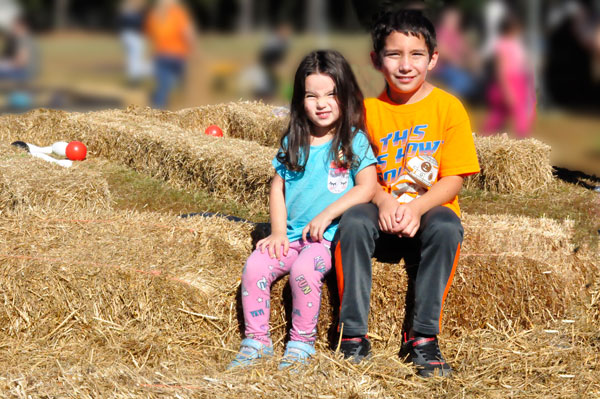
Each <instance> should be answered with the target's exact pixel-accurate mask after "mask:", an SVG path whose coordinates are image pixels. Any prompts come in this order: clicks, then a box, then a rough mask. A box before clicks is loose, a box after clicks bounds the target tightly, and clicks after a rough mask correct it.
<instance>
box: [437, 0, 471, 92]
mask: <svg viewBox="0 0 600 399" xmlns="http://www.w3.org/2000/svg"><path fill="white" fill-rule="evenodd" d="M462 22H463V21H462V13H461V11H460V10H459V9H458V8H455V7H452V6H450V7H447V8H445V9H444V10H443V11H442V14H441V17H440V20H439V23H438V26H437V27H436V35H437V43H438V52H439V56H438V63H437V67H436V69H434V72H435V73H434V74H433V78H434V79H436V80H438V81H439V83H440V84H441V85H442V86H443V87H444V88H445V89H447V90H448V91H449V92H451V93H452V94H454V95H456V96H458V97H460V99H461V100H463V101H467V102H471V101H472V100H473V99H474V96H475V95H476V92H477V89H478V83H479V82H478V79H479V78H478V76H477V75H478V74H477V53H476V51H474V49H473V48H472V46H471V44H470V43H469V41H468V39H467V36H466V34H465V32H464V30H463V27H462Z"/></svg>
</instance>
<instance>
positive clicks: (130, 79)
mask: <svg viewBox="0 0 600 399" xmlns="http://www.w3.org/2000/svg"><path fill="white" fill-rule="evenodd" d="M146 11H147V10H146V0H124V1H123V2H122V3H121V8H120V10H119V20H118V23H119V30H120V36H121V42H122V43H123V47H124V49H125V71H126V74H127V83H128V84H129V85H131V86H137V85H138V84H139V83H140V82H141V81H142V79H144V78H145V77H147V76H149V75H150V73H151V67H150V64H149V62H148V61H147V60H146V38H145V37H144V20H145V18H146Z"/></svg>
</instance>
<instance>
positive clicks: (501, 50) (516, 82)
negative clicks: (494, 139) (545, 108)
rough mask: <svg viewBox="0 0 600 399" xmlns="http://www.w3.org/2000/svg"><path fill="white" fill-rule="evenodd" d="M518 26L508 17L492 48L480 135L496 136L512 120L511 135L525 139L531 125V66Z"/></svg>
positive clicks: (533, 109) (532, 94) (533, 113)
mask: <svg viewBox="0 0 600 399" xmlns="http://www.w3.org/2000/svg"><path fill="white" fill-rule="evenodd" d="M522 31H523V29H522V25H521V23H520V21H519V20H518V19H517V18H516V16H514V15H508V16H507V17H506V18H505V20H504V22H503V23H502V25H501V27H500V32H501V35H500V37H499V38H498V41H497V42H496V45H495V48H494V55H495V60H494V61H495V62H494V68H495V79H494V80H493V81H492V83H491V84H490V86H489V88H488V91H487V100H488V104H489V113H488V116H487V118H486V121H485V123H484V129H483V130H484V133H485V134H494V133H499V132H500V129H502V128H504V127H505V125H506V123H507V122H508V121H509V120H512V123H513V127H514V132H515V135H516V136H517V137H518V138H527V137H528V136H529V135H530V134H531V129H532V127H533V123H534V121H535V107H536V96H535V86H534V79H533V72H532V68H531V62H530V60H529V58H528V55H527V48H526V47H525V45H524V43H523V34H522Z"/></svg>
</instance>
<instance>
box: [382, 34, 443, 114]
mask: <svg viewBox="0 0 600 399" xmlns="http://www.w3.org/2000/svg"><path fill="white" fill-rule="evenodd" d="M437 57H438V53H437V51H435V52H434V53H433V54H431V57H430V54H429V52H428V51H427V45H426V44H425V39H424V38H423V37H422V36H413V35H405V34H404V33H401V32H398V31H394V32H392V33H390V35H389V36H388V37H387V39H386V40H385V46H384V48H383V50H382V51H381V54H380V55H378V54H375V53H371V60H372V61H373V65H374V66H375V68H376V69H377V70H379V71H380V72H381V73H383V76H384V77H385V80H386V82H387V85H388V87H389V93H388V95H389V96H390V99H391V100H392V101H394V102H397V103H399V104H405V103H407V102H416V101H418V100H421V99H422V98H421V95H423V94H424V93H423V92H424V91H425V89H424V87H423V84H424V83H425V78H426V77H427V72H428V71H430V70H432V69H433V68H434V67H435V64H436V62H437ZM423 97H424V96H423Z"/></svg>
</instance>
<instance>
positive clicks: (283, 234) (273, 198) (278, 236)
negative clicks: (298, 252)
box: [256, 173, 290, 259]
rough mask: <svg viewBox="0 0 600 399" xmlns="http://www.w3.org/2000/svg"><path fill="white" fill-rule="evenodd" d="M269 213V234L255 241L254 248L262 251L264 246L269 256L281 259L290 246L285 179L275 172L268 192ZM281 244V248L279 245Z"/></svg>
mask: <svg viewBox="0 0 600 399" xmlns="http://www.w3.org/2000/svg"><path fill="white" fill-rule="evenodd" d="M269 213H270V219H271V234H270V235H269V236H268V237H265V238H263V239H262V240H260V241H259V242H258V243H256V248H257V249H259V250H260V252H264V250H265V248H266V249H267V250H268V252H269V256H270V257H271V258H277V259H281V256H282V255H283V256H286V255H287V253H288V249H289V247H290V241H289V240H288V238H287V209H286V208H285V181H284V180H283V178H282V177H281V176H279V173H275V176H274V177H273V180H272V181H271V191H270V192H269ZM282 246H283V250H281V247H282Z"/></svg>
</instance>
